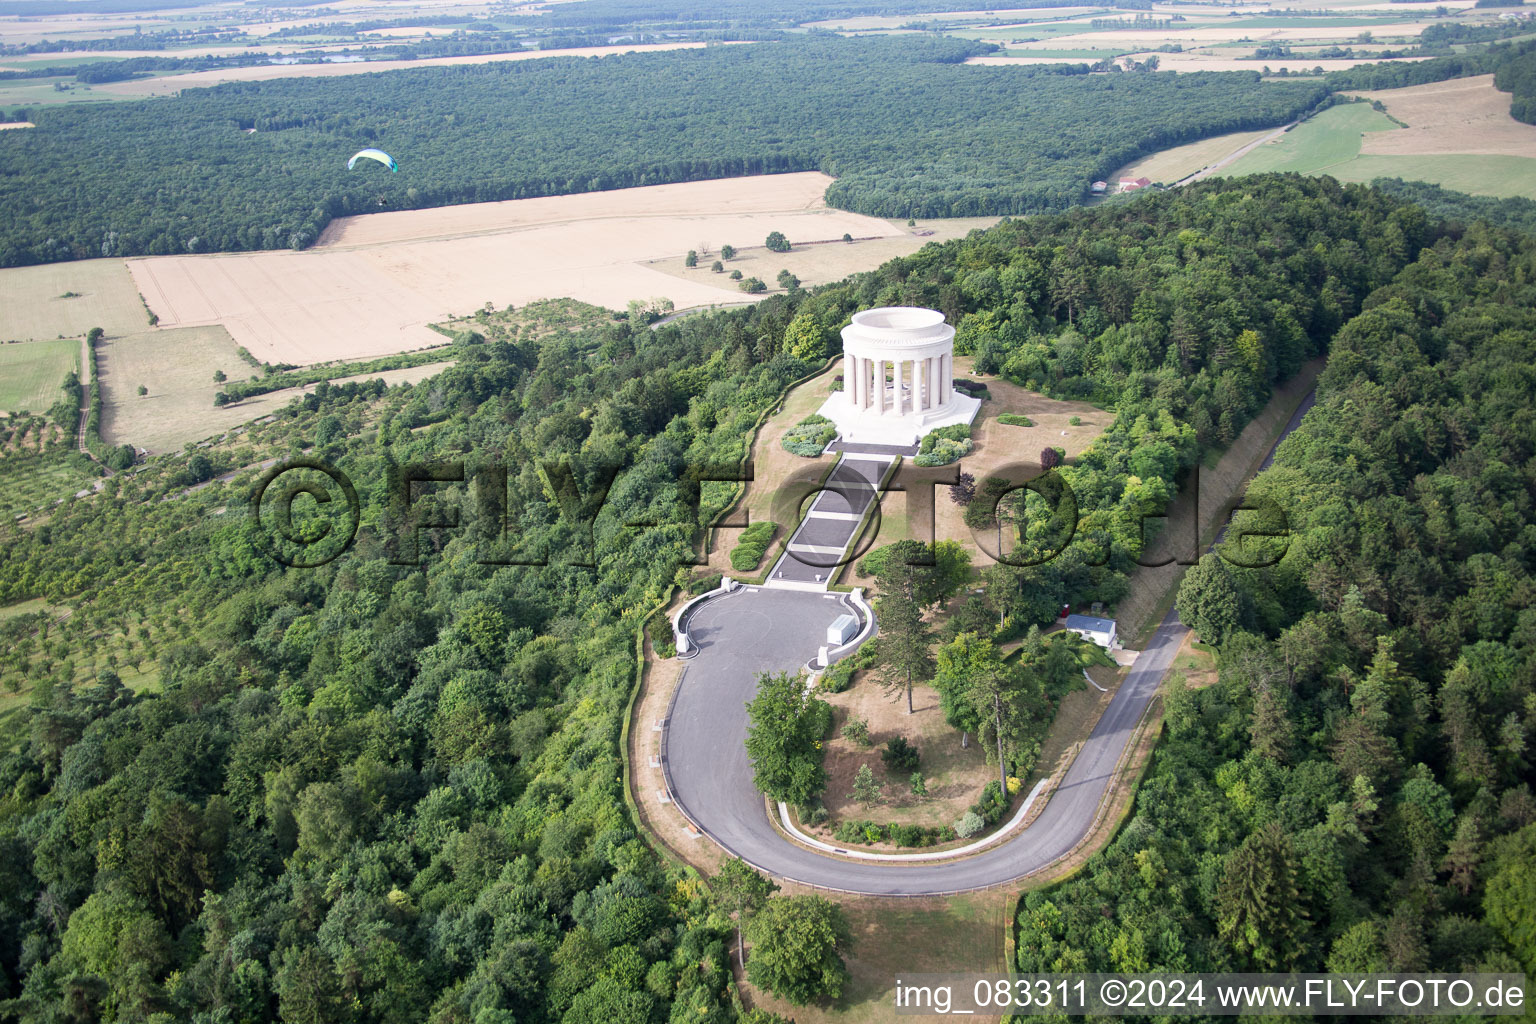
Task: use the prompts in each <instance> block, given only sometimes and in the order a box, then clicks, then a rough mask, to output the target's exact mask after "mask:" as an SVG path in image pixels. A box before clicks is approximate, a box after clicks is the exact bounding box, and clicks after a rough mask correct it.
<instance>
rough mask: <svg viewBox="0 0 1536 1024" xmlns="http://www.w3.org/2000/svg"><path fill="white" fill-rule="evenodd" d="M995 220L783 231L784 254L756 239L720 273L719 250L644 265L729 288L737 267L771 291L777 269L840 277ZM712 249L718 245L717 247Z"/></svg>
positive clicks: (806, 276)
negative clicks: (832, 235)
mask: <svg viewBox="0 0 1536 1024" xmlns="http://www.w3.org/2000/svg"><path fill="white" fill-rule="evenodd" d="M1000 220H1002V218H1001V217H954V218H946V219H938V220H923V221H918V223H917V224H916V226H914V227H910V228H909V227H907V226H906V221H897V220H891V221H885V222H883V223H884V224H885V226H886V228H887V229H888V230H889V231H890V234H887V235H883V236H880V237H876V238H860V237H857V236H855V238H854V240H853V241H852V242H844V241H841V240H835V241H819V242H811V241H807V240H802V239H800V238H797V237H795V236H794V235H790V234H789V233H788V232H785V234H786V235H788V237H789V242H790V250H789V252H774V251H772V250H771V249H769V248H768V247H767V246H766V245H763V244H762V242H761V241H758V242H757V244H755V245H753V246H751V247H750V248H746V247H742V246H739V245H738V246H737V247H736V248H737V250H738V252H737V254H736V256H735V257H733V258H732V259H731V260H729V261H726V262H725V269H724V270H723V271H721V273H720V274H716V273H714V272H713V271H712V270H711V269H710V267H711V265H712V264H713V263H714V261H715V260H716V259H718V258H719V257H718V253H717V252H713V251H712V252H711V253H710V254H709V255H708V256H707V257H706V256H704V255H703V254H700V257H699V265H698V266H696V267H688V266H686V265H685V261H684V258H683V256H682V255H681V254H679V255H675V256H670V257H668V258H666V259H661V260H652V261H649V262H647V263H646V266H647V267H649V268H651V269H652V270H658V271H660V272H661V273H663V274H668V275H670V276H672V277H675V278H678V279H680V280H683V281H688V282H698V281H705V282H708V283H710V284H713V285H717V286H718V287H721V288H730V287H732V286H733V285H734V284H735V282H733V281H731V280H729V273H730V271H732V270H739V271H741V273H742V276H743V277H755V278H757V279H758V280H760V281H762V282H763V283H764V284H766V285H767V286H768V290H769V293H770V294H771V293H772V292H775V291H780V292H782V291H783V290H784V289H782V288H780V287H778V277H779V271H781V270H787V271H789V272H790V273H791V274H793V275H795V277H796V278H798V279H799V281H800V284H801V286H803V287H806V288H809V287H811V286H812V285H818V284H827V283H829V282H832V281H841V280H842V279H843V278H845V277H847V276H848V275H849V274H856V273H858V272H859V271H861V270H869V269H871V268H873V267H878V266H880V265H881V264H883V263H885V262H886V261H888V260H893V259H895V258H896V257H898V256H910V255H911V254H912V253H914V252H916V251H917V250H918V249H921V248H922V247H923V246H925V245H928V244H929V243H931V242H947V241H950V240H951V239H955V238H964V237H965V236H966V235H968V234H970V233H971V232H972V231H976V230H980V229H982V228H989V227H992V226H993V225H994V224H996V223H997V222H998V221H1000ZM764 237H765V238H766V237H767V236H764ZM695 248H697V246H695ZM713 248H714V249H718V248H719V247H718V245H716V246H714V247H713ZM722 275H724V276H722Z"/></svg>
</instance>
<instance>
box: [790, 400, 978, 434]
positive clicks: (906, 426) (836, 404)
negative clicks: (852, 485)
mask: <svg viewBox="0 0 1536 1024" xmlns="http://www.w3.org/2000/svg"><path fill="white" fill-rule="evenodd" d="M980 408H981V399H979V398H969V397H967V396H965V395H962V394H961V393H960V392H959V391H958V390H957V391H955V392H954V395H953V397H952V398H951V399H950V401H949V404H948V406H947V407H946V408H944V409H941V410H935V411H933V412H929V413H918V412H909V413H907V414H905V415H903V416H890V415H887V416H881V415H880V414H879V413H872V412H868V411H859V410H855V409H854V408H852V406H851V405H850V403H849V401H848V393H847V392H846V391H839V392H836V393H834V394H833V395H832V396H831V397H830V398H828V399H827V400H826V401H825V402H823V403H822V406H821V408H820V409H817V410H816V411H817V412H818V413H820V414H821V415H823V416H825V417H826V418H827V419H829V420H831V421H832V422H833V424H835V425H836V426H837V434H838V437H839V438H841V439H842V440H843V441H847V442H852V443H855V444H889V445H910V444H915V443H916V442H917V441H918V440H919V439H920V438H922V436H923V435H924V434H926V433H928V432H929V431H931V430H936V429H938V428H939V427H949V426H953V425H954V424H956V423H967V424H968V423H970V422H972V421H973V420H975V419H976V413H977V411H978V410H979V409H980Z"/></svg>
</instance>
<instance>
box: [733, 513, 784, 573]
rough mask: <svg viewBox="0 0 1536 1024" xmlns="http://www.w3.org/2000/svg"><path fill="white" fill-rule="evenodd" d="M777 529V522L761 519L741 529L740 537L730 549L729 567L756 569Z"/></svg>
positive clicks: (745, 569) (741, 570)
mask: <svg viewBox="0 0 1536 1024" xmlns="http://www.w3.org/2000/svg"><path fill="white" fill-rule="evenodd" d="M778 529H779V525H778V524H777V523H770V522H767V521H763V522H757V523H753V524H752V525H751V526H749V527H747V528H746V529H745V530H743V531H741V539H740V540H739V541H737V542H736V546H735V547H734V548H732V549H731V568H732V569H735V570H736V571H737V572H752V571H753V570H754V569H756V568H757V567H758V564H759V563H761V562H762V560H763V553H764V552H765V551H767V550H768V545H769V543H771V542H772V540H773V535H774V533H776V532H777V531H778Z"/></svg>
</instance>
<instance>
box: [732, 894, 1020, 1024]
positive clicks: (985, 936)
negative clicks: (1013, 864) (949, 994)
mask: <svg viewBox="0 0 1536 1024" xmlns="http://www.w3.org/2000/svg"><path fill="white" fill-rule="evenodd" d="M786 889H787V890H788V891H791V892H799V891H808V890H802V889H800V888H799V887H796V886H787V887H786ZM820 895H828V894H825V893H822V894H820ZM831 895H834V896H835V897H836V899H837V902H838V903H840V904H841V905H842V908H843V912H844V913H845V914H847V915H848V924H849V927H850V930H851V931H852V932H853V948H852V950H851V951H850V955H849V956H848V958H847V964H848V973H849V975H850V978H849V982H848V984H847V985H846V986H845V987H844V989H843V995H842V997H841V998H840V999H838V1000H837V1001H836V1002H834V1003H832V1004H830V1005H822V1004H812V1005H810V1006H792V1005H790V1004H789V1003H787V1002H785V1001H783V1000H779V999H774V998H772V997H770V996H767V995H766V994H765V993H760V992H758V991H757V990H756V989H753V988H751V987H748V988H747V990H746V1000H747V1003H748V1005H749V1006H755V1007H762V1008H764V1009H769V1010H774V1011H776V1012H778V1013H781V1014H783V1015H784V1016H785V1017H787V1018H789V1019H791V1020H794V1021H796V1022H797V1024H833V1022H835V1024H888V1022H890V1021H896V1020H903V1019H905V1018H903V1017H900V1016H897V1011H896V1009H895V1006H894V1003H893V993H892V990H893V989H894V987H895V981H896V979H897V978H899V977H909V976H911V975H913V974H942V973H960V972H965V973H972V974H974V973H987V974H997V973H1003V972H1006V971H1007V970H1008V964H1007V963H1006V960H1007V954H1006V949H1007V946H1006V936H1007V934H1008V927H1009V921H1008V916H1009V913H1010V912H1011V911H1012V908H1013V906H1014V902H1015V900H1016V899H1017V895H1018V890H1017V888H1011V889H1006V890H1002V891H997V890H994V891H991V892H979V893H973V894H969V895H964V896H950V897H945V898H934V899H911V900H892V899H881V898H879V897H872V896H843V895H838V894H831ZM738 977H739V975H738ZM968 1019H969V1020H972V1021H976V1022H978V1024H980V1022H990V1021H996V1020H997V1019H998V1018H997V1017H995V1016H992V1017H989V1016H986V1015H982V1014H978V1015H975V1016H971V1017H969V1018H968Z"/></svg>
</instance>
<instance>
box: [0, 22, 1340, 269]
mask: <svg viewBox="0 0 1536 1024" xmlns="http://www.w3.org/2000/svg"><path fill="white" fill-rule="evenodd" d="M985 49H986V46H985V45H984V44H977V43H972V42H969V41H966V40H960V39H954V38H947V37H931V38H887V37H871V38H861V39H843V38H841V37H838V36H834V35H830V34H825V33H816V34H812V35H810V36H795V37H791V38H789V39H786V40H783V41H779V42H771V43H762V44H753V45H748V46H723V47H710V48H706V49H702V50H679V51H671V52H662V53H649V54H630V55H623V56H612V57H604V58H602V59H600V60H598V59H589V58H582V57H565V58H549V59H547V60H537V61H509V62H503V63H493V64H483V65H461V66H456V67H435V68H422V69H411V70H405V71H396V72H388V73H381V74H375V75H346V76H340V77H336V78H291V79H280V80H275V81H269V82H256V83H246V84H226V85H221V86H216V87H214V88H209V89H189V90H187V91H186V92H184V93H183V94H181V95H179V96H176V97H172V98H163V99H155V100H147V101H143V102H133V103H117V104H111V105H110V106H111V109H110V110H109V109H104V108H97V107H95V106H94V105H77V106H60V107H49V108H45V109H42V110H39V111H36V112H35V115H36V122H37V127H36V128H33V129H30V130H28V131H25V132H6V133H4V135H3V136H0V203H3V204H4V206H5V208H6V210H7V211H8V214H9V215H8V217H7V218H6V222H5V225H4V227H3V228H0V266H14V265H18V264H25V263H38V262H47V261H51V260H61V259H81V258H87V257H97V256H132V255H142V254H162V253H182V252H187V251H189V242H190V240H191V239H193V238H194V237H195V238H197V239H198V248H199V249H200V251H217V250H245V249H273V248H284V247H293V248H303V247H305V246H307V245H310V244H311V243H313V242H314V241H315V240H316V239H317V238H318V237H319V234H320V232H321V231H322V230H323V229H324V228H325V226H326V224H328V223H329V222H330V220H331V219H332V218H335V217H340V216H346V215H349V214H358V213H371V212H376V211H378V210H379V209H381V208H385V209H392V210H400V209H415V208H421V207H431V206H443V205H449V204H457V203H473V202H484V201H489V200H501V199H519V198H526V197H531V196H547V195H561V194H566V193H571V192H587V191H597V190H603V189H615V188H624V187H628V186H634V185H652V184H660V183H665V182H674V181H692V180H698V179H702V178H720V177H731V176H737V175H747V174H771V173H775V172H781V171H804V170H822V171H826V172H827V173H829V174H832V175H835V176H836V177H837V178H838V181H837V182H836V184H835V185H834V186H833V187H832V188H831V190H830V191H829V193H828V201H829V202H830V203H832V204H833V205H836V206H839V207H842V208H845V209H852V210H858V211H861V212H864V213H871V214H875V215H878V216H900V217H909V216H913V215H921V216H975V215H981V214H988V213H1028V212H1036V211H1040V210H1053V209H1060V208H1062V207H1064V206H1066V205H1068V204H1071V203H1074V202H1077V201H1078V200H1079V199H1080V198H1081V197H1082V196H1083V195H1084V194H1085V189H1086V188H1087V184H1088V182H1090V181H1092V180H1093V179H1094V178H1095V177H1102V176H1103V175H1105V174H1108V173H1110V172H1111V171H1112V170H1113V169H1114V168H1115V167H1118V166H1120V165H1121V164H1123V163H1125V162H1126V161H1128V160H1131V159H1133V158H1135V157H1136V156H1138V155H1140V154H1142V153H1144V152H1149V151H1151V150H1155V149H1158V148H1161V147H1164V146H1168V145H1173V144H1177V143H1180V142H1185V141H1189V140H1191V139H1196V138H1202V137H1205V136H1208V135H1214V134H1219V133H1221V132H1230V131H1238V130H1241V129H1248V128H1256V127H1262V126H1267V125H1273V124H1279V123H1281V122H1283V121H1285V120H1287V119H1289V118H1291V117H1293V116H1295V115H1296V114H1298V113H1300V112H1301V111H1303V110H1305V109H1307V108H1308V107H1310V106H1312V105H1313V104H1314V103H1316V102H1317V101H1318V100H1319V99H1320V98H1321V96H1322V95H1323V91H1322V89H1321V87H1320V86H1317V85H1303V84H1294V83H1287V84H1261V83H1260V82H1259V80H1258V75H1257V74H1256V73H1233V74H1219V75H1210V74H1198V75H1171V74H1170V75H1149V76H1135V81H1134V82H1132V81H1127V80H1126V76H1118V75H1117V76H1087V75H1083V74H1079V75H1072V74H1059V73H1057V72H1058V71H1060V70H1063V69H1061V68H1059V67H1057V66H1053V65H1042V66H1036V67H1032V68H999V67H968V66H963V65H962V64H961V63H960V62H961V61H963V60H964V59H965V58H966V57H967V56H969V55H971V54H973V53H979V52H982V51H983V50H985ZM872 68H877V69H878V74H871V69H872ZM1064 70H1066V71H1072V70H1074V69H1072V68H1066V69H1064ZM1075 70H1079V71H1081V70H1086V69H1085V68H1077V69H1075ZM764 82H793V83H795V87H794V88H793V89H792V90H784V89H764V88H763V83H764ZM679 97H686V98H687V102H686V103H685V104H680V103H679ZM252 129H254V131H253V132H252V131H250V130H252ZM362 146H378V147H381V148H383V149H385V150H387V151H388V152H389V153H391V154H392V155H393V156H394V157H395V158H396V159H397V160H399V162H400V167H401V170H400V173H399V174H392V175H382V176H381V175H361V174H354V175H348V174H347V172H346V168H345V163H346V158H347V157H348V156H349V155H351V154H352V153H354V152H356V151H357V150H358V149H359V148H360V147H362ZM722 258H723V259H730V256H729V255H726V254H725V253H724V249H723V248H722Z"/></svg>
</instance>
